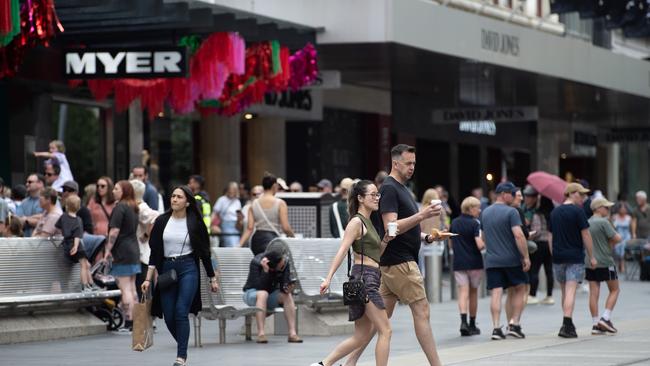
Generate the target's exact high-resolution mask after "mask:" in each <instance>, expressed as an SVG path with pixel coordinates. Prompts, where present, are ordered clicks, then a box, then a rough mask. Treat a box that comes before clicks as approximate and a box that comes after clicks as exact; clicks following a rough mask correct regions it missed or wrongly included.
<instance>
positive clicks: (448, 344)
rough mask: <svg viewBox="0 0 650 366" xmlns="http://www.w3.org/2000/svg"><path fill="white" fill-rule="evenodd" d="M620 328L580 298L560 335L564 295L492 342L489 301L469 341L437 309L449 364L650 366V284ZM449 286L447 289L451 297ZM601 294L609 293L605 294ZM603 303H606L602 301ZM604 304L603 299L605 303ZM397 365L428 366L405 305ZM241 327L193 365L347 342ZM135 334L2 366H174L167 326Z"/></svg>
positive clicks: (266, 358) (304, 361) (396, 333)
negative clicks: (262, 336) (135, 342)
mask: <svg viewBox="0 0 650 366" xmlns="http://www.w3.org/2000/svg"><path fill="white" fill-rule="evenodd" d="M621 288H622V291H621V296H620V298H619V303H618V305H617V307H616V308H615V310H614V313H613V322H614V324H615V325H616V326H617V328H618V329H619V333H618V334H617V335H614V336H592V335H590V333H589V331H590V329H591V320H590V315H589V311H588V308H587V294H586V293H579V294H578V296H577V303H576V311H575V317H574V322H575V323H576V325H577V327H578V333H579V338H578V339H575V340H565V339H561V338H559V337H557V332H558V330H559V327H560V325H561V322H562V313H561V309H560V305H559V304H558V302H559V290H556V292H555V299H556V304H555V305H552V306H545V305H533V306H528V307H527V308H526V310H525V312H524V315H523V319H522V326H523V331H524V333H526V339H523V340H519V339H507V340H505V341H491V340H490V339H489V335H490V333H491V330H490V319H489V302H488V299H487V298H484V299H481V300H480V303H479V315H478V323H479V327H480V328H481V330H482V331H483V334H482V335H480V336H475V337H469V338H467V337H463V338H461V337H460V336H459V334H458V325H459V317H458V314H457V307H456V304H455V302H451V301H447V302H444V303H442V304H434V305H432V308H431V314H432V316H431V325H432V327H433V330H434V334H435V337H436V341H437V343H438V346H439V349H440V356H441V359H442V361H443V363H444V364H445V365H531V366H534V365H571V366H582V365H585V366H587V365H588V366H600V365H650V283H648V282H634V281H629V282H622V284H621ZM448 290H449V289H448V288H445V291H448ZM601 293H602V291H601ZM603 301H604V300H603ZM601 303H602V301H601ZM392 324H393V339H392V344H391V357H390V364H391V365H409V366H410V365H426V359H425V357H424V354H423V353H422V352H421V350H420V347H419V345H418V342H417V339H416V338H415V334H414V332H413V327H412V320H411V315H410V311H409V310H408V308H407V307H404V306H400V307H398V309H397V310H396V311H395V315H394V318H393V321H392ZM241 325H242V321H230V322H228V335H227V340H228V343H227V344H225V345H220V344H218V343H217V342H218V331H217V329H218V326H217V323H216V322H213V321H204V323H203V343H204V346H203V347H202V348H194V347H192V343H193V340H192V337H191V338H190V349H189V360H188V364H189V365H192V366H194V365H205V366H207V365H210V366H215V365H278V366H279V365H309V364H311V363H312V362H315V361H318V360H320V359H321V358H322V357H323V356H324V355H325V354H326V353H327V352H328V351H329V350H331V349H332V347H334V346H335V345H336V344H337V343H338V342H340V341H341V340H342V339H344V338H345V337H342V336H341V337H338V336H337V337H305V343H303V344H288V343H286V338H285V337H283V336H271V337H270V343H269V344H266V345H258V344H256V343H254V342H245V341H244V339H243V337H242V336H239V335H238V334H237V333H238V331H239V329H240V327H241ZM130 342H131V338H130V336H128V335H120V334H114V333H113V334H106V335H100V336H91V337H83V338H74V339H67V340H57V341H51V342H38V343H29V344H17V345H3V346H0V365H21V366H31V365H34V366H36V365H39V366H40V365H65V366H76V365H83V366H89V365H93V366H103V365H106V366H109V365H110V366H114V365H171V364H172V362H173V360H174V357H175V344H174V343H173V340H172V338H171V336H170V335H169V333H168V332H167V331H166V329H165V327H164V324H163V322H162V321H161V320H158V331H157V333H156V336H155V341H154V342H155V344H154V346H153V348H151V349H149V350H147V351H145V352H143V353H138V352H133V351H131V350H130ZM373 348H374V343H373V344H371V346H370V347H369V349H368V350H367V351H366V353H365V354H364V356H363V357H362V359H361V362H360V364H361V365H362V366H370V365H374V357H373V353H374V352H373Z"/></svg>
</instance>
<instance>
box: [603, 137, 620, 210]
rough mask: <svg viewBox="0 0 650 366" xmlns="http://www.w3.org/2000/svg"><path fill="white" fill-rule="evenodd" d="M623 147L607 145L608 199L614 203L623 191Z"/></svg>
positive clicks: (615, 144) (616, 144)
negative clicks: (621, 161) (621, 175)
mask: <svg viewBox="0 0 650 366" xmlns="http://www.w3.org/2000/svg"><path fill="white" fill-rule="evenodd" d="M620 159H621V146H620V145H619V144H618V143H614V144H610V145H607V181H606V183H607V192H606V194H607V199H609V200H610V201H614V200H615V199H616V196H617V195H618V193H619V192H620V191H621V185H620V172H621V166H620Z"/></svg>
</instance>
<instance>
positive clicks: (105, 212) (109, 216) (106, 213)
mask: <svg viewBox="0 0 650 366" xmlns="http://www.w3.org/2000/svg"><path fill="white" fill-rule="evenodd" d="M99 207H101V208H102V211H104V215H106V220H108V221H111V215H109V214H108V211H106V207H104V204H103V203H102V201H101V200H100V201H99Z"/></svg>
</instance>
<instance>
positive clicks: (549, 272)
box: [528, 241, 553, 296]
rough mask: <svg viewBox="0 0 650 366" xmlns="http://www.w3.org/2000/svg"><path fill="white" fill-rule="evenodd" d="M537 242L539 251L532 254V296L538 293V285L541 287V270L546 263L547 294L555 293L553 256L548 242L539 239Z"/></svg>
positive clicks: (530, 273) (530, 274)
mask: <svg viewBox="0 0 650 366" xmlns="http://www.w3.org/2000/svg"><path fill="white" fill-rule="evenodd" d="M536 243H537V251H536V252H535V253H533V254H532V255H531V256H530V262H531V263H530V272H528V275H529V276H530V296H536V295H537V287H539V270H540V268H541V267H542V264H543V265H544V273H546V296H552V295H553V256H551V251H550V249H549V248H548V242H545V241H539V242H536Z"/></svg>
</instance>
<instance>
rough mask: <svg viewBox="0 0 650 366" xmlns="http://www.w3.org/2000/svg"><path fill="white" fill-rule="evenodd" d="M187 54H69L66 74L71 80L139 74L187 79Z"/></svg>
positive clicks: (171, 51) (157, 52) (66, 55)
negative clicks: (183, 77)
mask: <svg viewBox="0 0 650 366" xmlns="http://www.w3.org/2000/svg"><path fill="white" fill-rule="evenodd" d="M184 57H185V52H184V50H183V49H182V48H178V50H175V49H173V50H169V49H167V50H160V51H147V50H142V51H141V50H137V51H119V50H112V49H111V50H107V51H103V50H102V51H99V50H96V49H95V50H80V51H66V53H65V74H66V76H70V77H91V78H92V77H102V76H104V77H106V76H108V77H119V76H126V75H129V76H128V77H133V76H131V75H138V76H143V77H146V76H147V75H148V74H151V75H152V76H163V77H164V76H174V77H176V76H184V72H185V67H186V66H185V64H184V63H183V62H184Z"/></svg>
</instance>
